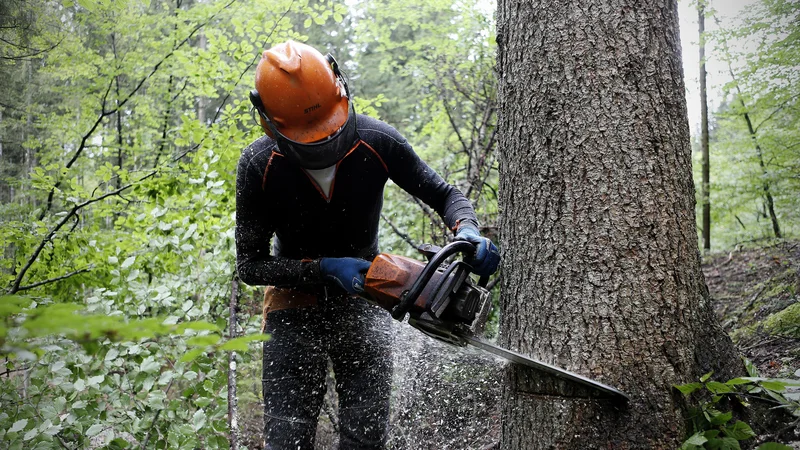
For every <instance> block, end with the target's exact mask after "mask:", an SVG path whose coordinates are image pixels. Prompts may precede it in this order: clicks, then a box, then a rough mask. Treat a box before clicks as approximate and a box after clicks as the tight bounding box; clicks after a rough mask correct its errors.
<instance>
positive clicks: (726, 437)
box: [675, 360, 800, 450]
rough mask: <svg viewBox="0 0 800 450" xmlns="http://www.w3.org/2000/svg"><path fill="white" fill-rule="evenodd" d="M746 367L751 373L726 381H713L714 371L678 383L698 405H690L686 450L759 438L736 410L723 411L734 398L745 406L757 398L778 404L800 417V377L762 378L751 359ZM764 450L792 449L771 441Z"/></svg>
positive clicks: (736, 446)
mask: <svg viewBox="0 0 800 450" xmlns="http://www.w3.org/2000/svg"><path fill="white" fill-rule="evenodd" d="M745 366H746V367H747V370H748V372H749V374H750V375H751V376H749V377H739V378H734V379H731V380H728V381H727V382H725V383H722V382H719V381H714V380H711V375H712V373H710V372H709V373H707V374H705V375H703V376H702V377H700V379H699V381H697V382H693V383H688V384H682V385H676V386H675V389H677V390H678V391H680V392H681V393H682V394H683V395H685V396H692V398H694V399H695V404H696V406H691V407H690V408H689V416H688V417H689V421H690V424H691V426H690V433H692V434H691V435H690V436H689V437H688V438H687V439H686V440H685V441H684V442H683V444H682V445H681V447H680V448H681V449H682V450H694V449H739V448H740V445H739V442H740V441H746V440H748V439H751V438H753V437H755V433H754V432H753V430H752V428H750V426H749V425H748V424H747V423H745V422H743V421H741V420H734V414H733V412H732V411H722V410H721V407H723V405H727V404H729V402H731V401H735V402H738V403H739V404H740V405H742V406H743V407H748V406H749V403H748V402H749V401H750V399H751V398H753V397H760V398H761V399H762V400H765V401H769V402H771V403H774V404H776V408H781V409H784V410H786V411H787V412H788V413H790V414H792V415H793V416H795V417H800V380H789V379H774V378H762V377H759V376H758V372H757V371H756V369H755V367H754V366H753V364H752V363H751V362H750V361H747V360H745ZM758 448H759V449H761V450H768V449H784V448H789V447H786V446H783V445H782V444H778V443H774V442H769V443H765V444H763V445H761V446H759V447H758Z"/></svg>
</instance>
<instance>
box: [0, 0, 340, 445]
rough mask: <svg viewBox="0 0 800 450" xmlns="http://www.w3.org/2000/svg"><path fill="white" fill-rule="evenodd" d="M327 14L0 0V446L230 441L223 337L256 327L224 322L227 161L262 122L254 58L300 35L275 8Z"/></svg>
mask: <svg viewBox="0 0 800 450" xmlns="http://www.w3.org/2000/svg"><path fill="white" fill-rule="evenodd" d="M7 11H11V12H10V13H8V14H6V12H7ZM342 15H343V6H342V5H339V4H336V5H334V4H332V3H330V2H327V1H322V2H316V3H314V4H311V3H310V2H309V1H292V0H277V1H276V0H244V1H230V0H219V1H218V0H213V1H209V2H180V1H176V2H147V1H140V2H125V1H123V2H113V1H108V0H81V1H77V2H72V1H63V2H49V1H43V0H41V1H40V0H34V1H31V2H19V1H15V0H12V1H11V2H3V4H2V6H0V25H2V27H0V39H2V42H3V43H2V44H0V45H1V46H2V47H0V52H1V53H2V56H3V58H2V59H0V75H2V77H3V80H4V82H3V83H2V84H1V86H0V97H2V98H3V100H2V102H0V135H2V136H3V141H2V153H0V198H1V199H2V201H0V242H2V246H3V252H4V255H3V258H0V285H2V287H3V290H4V291H6V292H7V293H9V294H11V295H7V296H3V297H2V298H0V354H2V356H3V357H4V363H3V364H4V367H3V368H0V398H2V400H0V403H2V405H3V408H2V411H0V442H3V444H4V445H3V447H4V448H23V447H24V448H101V447H102V448H132V447H140V446H141V447H145V448H169V449H172V448H228V442H227V416H226V415H227V407H228V405H227V397H226V396H227V372H226V371H227V367H228V356H229V355H230V353H229V352H230V351H236V352H240V356H239V359H240V360H242V362H244V363H246V362H248V361H249V359H250V357H251V356H250V354H251V353H252V352H250V351H249V350H250V349H251V348H253V347H255V341H260V340H263V339H266V338H267V336H264V335H262V334H260V333H259V328H260V327H259V325H260V323H259V318H258V317H249V316H248V315H247V313H246V311H245V312H243V313H240V317H239V326H238V327H237V328H236V329H234V330H230V329H227V323H228V315H229V308H228V302H229V299H230V295H231V278H232V275H233V274H234V271H235V268H234V264H233V262H234V259H235V255H234V237H233V228H234V223H235V219H234V215H233V213H234V195H235V192H234V186H235V176H236V174H235V169H236V162H237V161H238V158H239V154H240V151H241V149H242V148H244V147H245V146H246V145H247V144H249V143H250V142H251V141H252V140H253V139H255V138H256V137H257V136H259V135H260V133H261V131H260V130H259V129H258V127H256V126H254V123H253V121H252V117H251V115H250V114H249V102H248V100H247V92H248V91H249V89H250V87H251V84H252V76H253V67H254V63H255V62H257V61H258V58H259V56H260V53H261V50H262V49H264V48H268V47H269V46H271V45H272V44H273V43H276V42H279V41H283V40H286V39H287V38H295V39H302V38H303V35H302V34H300V33H299V32H298V31H297V29H295V28H293V22H292V21H291V20H290V16H291V17H295V18H296V17H302V18H303V19H302V20H305V18H307V17H310V18H311V19H312V21H318V20H321V19H324V20H326V21H327V20H329V19H330V20H331V21H332V20H336V19H337V18H338V19H339V20H341V16H342ZM245 295H247V293H245ZM223 335H224V336H229V335H234V336H238V337H234V338H231V339H227V338H223Z"/></svg>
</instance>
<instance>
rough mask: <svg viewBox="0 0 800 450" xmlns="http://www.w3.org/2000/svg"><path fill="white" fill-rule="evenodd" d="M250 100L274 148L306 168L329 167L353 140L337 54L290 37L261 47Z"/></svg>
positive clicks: (347, 94)
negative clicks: (266, 46)
mask: <svg viewBox="0 0 800 450" xmlns="http://www.w3.org/2000/svg"><path fill="white" fill-rule="evenodd" d="M255 87H256V89H255V91H252V92H251V93H250V101H251V102H252V103H253V105H254V106H255V107H256V109H257V110H258V113H259V116H260V121H261V126H262V128H263V129H264V131H265V132H266V133H267V134H268V135H269V136H270V137H272V138H273V139H275V140H276V141H277V144H278V148H279V150H280V151H281V152H282V153H283V154H284V155H285V156H287V157H289V159H290V160H292V161H293V162H295V163H297V164H298V165H300V166H302V167H304V168H306V169H321V168H325V167H330V166H332V165H333V164H335V163H336V162H338V161H339V160H340V159H342V158H343V157H344V156H345V154H347V152H348V151H349V150H350V148H351V147H352V146H353V145H354V144H355V141H356V140H357V132H356V123H355V116H356V115H355V112H354V111H352V108H351V107H350V92H349V89H348V87H347V82H346V81H345V79H344V77H343V76H342V74H341V72H340V71H339V66H338V64H337V63H336V60H335V59H334V58H333V56H331V55H330V54H328V55H327V56H322V53H320V52H319V51H317V50H316V49H314V48H313V47H311V46H308V45H306V44H302V43H299V42H294V41H287V42H285V43H282V44H278V45H276V46H274V47H272V48H271V49H269V50H265V51H264V53H263V54H262V56H261V61H260V62H259V63H258V66H257V67H256V77H255Z"/></svg>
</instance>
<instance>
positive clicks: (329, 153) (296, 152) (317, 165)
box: [270, 106, 358, 170]
mask: <svg viewBox="0 0 800 450" xmlns="http://www.w3.org/2000/svg"><path fill="white" fill-rule="evenodd" d="M270 125H272V124H271V123H270ZM271 128H272V132H273V134H274V136H276V137H277V141H278V148H279V149H280V151H281V153H283V154H284V155H285V156H286V157H288V158H289V159H290V160H292V161H293V162H294V163H295V164H297V165H299V166H300V167H303V168H304V169H311V170H317V169H324V168H326V167H330V166H332V165H334V164H336V163H337V162H339V160H341V159H342V158H344V156H345V155H346V154H347V152H349V151H350V149H351V148H353V144H355V142H356V141H357V140H358V132H357V127H356V114H355V112H354V111H353V108H352V106H349V107H348V114H347V121H346V122H345V123H344V126H342V127H341V128H339V130H338V131H337V132H336V133H334V134H332V135H331V136H329V137H327V138H326V139H323V140H321V141H317V142H311V143H304V142H297V141H293V140H291V139H289V138H287V137H286V136H284V135H283V134H281V132H279V131H278V130H277V129H276V128H275V127H274V125H272V126H271Z"/></svg>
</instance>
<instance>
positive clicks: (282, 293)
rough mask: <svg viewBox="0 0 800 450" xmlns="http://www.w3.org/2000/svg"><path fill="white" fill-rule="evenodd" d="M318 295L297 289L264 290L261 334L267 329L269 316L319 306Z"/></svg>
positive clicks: (269, 287) (272, 287)
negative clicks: (279, 312) (281, 311)
mask: <svg viewBox="0 0 800 450" xmlns="http://www.w3.org/2000/svg"><path fill="white" fill-rule="evenodd" d="M317 295H318V294H312V293H308V292H301V291H298V290H295V289H285V288H277V287H275V286H267V288H266V289H264V309H263V314H262V316H261V332H262V333H263V332H264V330H265V329H266V328H267V314H269V313H271V312H273V311H280V310H282V309H290V308H308V307H311V306H317Z"/></svg>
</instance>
